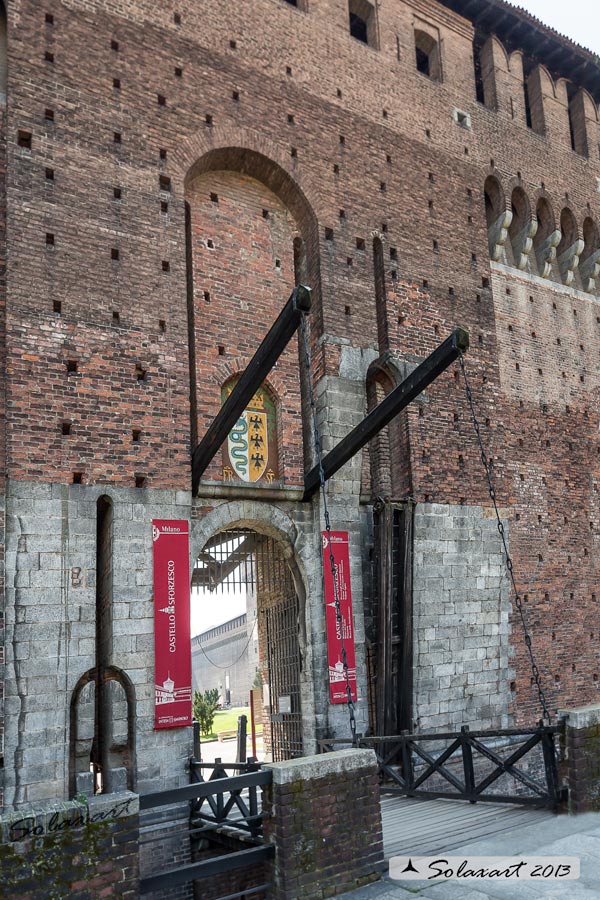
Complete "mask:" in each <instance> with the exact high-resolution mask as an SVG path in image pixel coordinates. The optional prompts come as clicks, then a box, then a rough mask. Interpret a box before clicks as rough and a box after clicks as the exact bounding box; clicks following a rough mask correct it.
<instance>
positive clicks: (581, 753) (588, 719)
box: [559, 704, 600, 813]
mask: <svg viewBox="0 0 600 900" xmlns="http://www.w3.org/2000/svg"><path fill="white" fill-rule="evenodd" d="M559 717H560V718H562V719H564V722H565V731H564V736H563V739H562V740H563V748H564V755H565V762H566V774H567V779H568V784H569V800H568V809H569V812H572V813H580V812H589V811H592V810H594V811H598V810H600V705H596V704H595V705H593V706H581V707H579V708H577V709H569V710H563V711H561V712H559Z"/></svg>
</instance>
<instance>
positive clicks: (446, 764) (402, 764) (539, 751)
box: [320, 724, 563, 808]
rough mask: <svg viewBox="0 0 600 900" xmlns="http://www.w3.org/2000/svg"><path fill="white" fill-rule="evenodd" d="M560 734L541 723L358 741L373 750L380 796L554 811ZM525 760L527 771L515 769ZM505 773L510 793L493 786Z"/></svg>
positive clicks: (326, 745)
mask: <svg viewBox="0 0 600 900" xmlns="http://www.w3.org/2000/svg"><path fill="white" fill-rule="evenodd" d="M560 730H561V728H560V726H558V725H554V726H550V725H541V724H540V725H539V726H538V727H537V728H531V729H527V728H524V729H519V728H504V729H499V730H496V731H470V730H469V729H468V728H467V727H463V728H462V729H461V730H460V731H458V732H444V733H440V734H401V735H394V736H392V737H361V738H360V739H359V742H358V745H359V746H360V747H365V748H366V747H368V748H371V749H373V750H374V751H375V755H376V757H377V763H378V768H379V777H380V781H381V791H382V793H387V794H403V795H405V796H408V797H425V798H431V799H433V798H436V797H452V798H454V799H463V800H468V801H470V802H471V803H476V802H478V801H488V802H495V803H519V804H525V805H531V806H547V807H552V808H555V807H557V806H558V804H559V803H560V801H561V800H562V799H563V792H562V790H561V788H560V784H559V779H558V766H557V757H556V745H555V742H556V736H557V734H559V733H560ZM432 744H433V747H432V746H431V745H432ZM340 745H345V746H348V741H347V740H344V739H333V740H325V741H320V750H321V752H328V751H331V750H333V749H334V748H335V747H339V746H340ZM428 745H429V746H428ZM526 758H527V760H526ZM525 760H526V762H527V765H528V767H529V771H527V772H526V771H523V770H522V769H520V768H518V767H517V763H519V762H520V761H525ZM505 775H506V776H509V777H510V778H511V779H513V781H512V785H511V790H510V791H507V790H506V788H505V787H503V786H499V785H498V784H497V782H498V781H499V779H501V778H502V776H505ZM448 786H449V787H450V788H452V790H449V787H448Z"/></svg>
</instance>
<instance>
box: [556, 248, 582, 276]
mask: <svg viewBox="0 0 600 900" xmlns="http://www.w3.org/2000/svg"><path fill="white" fill-rule="evenodd" d="M583 247H584V243H583V240H582V239H581V238H577V240H576V241H575V243H574V244H571V246H570V247H568V248H567V249H566V250H565V251H564V253H561V254H560V256H559V257H558V265H559V268H560V276H561V278H562V280H563V284H566V285H567V286H569V285H571V284H573V281H574V280H575V269H576V268H577V266H578V265H579V257H580V256H581V253H582V250H583Z"/></svg>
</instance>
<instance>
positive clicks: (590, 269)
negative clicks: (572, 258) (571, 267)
mask: <svg viewBox="0 0 600 900" xmlns="http://www.w3.org/2000/svg"><path fill="white" fill-rule="evenodd" d="M582 234H583V250H582V252H581V259H580V262H579V274H580V276H581V285H582V287H583V289H584V291H589V292H590V293H591V292H592V291H595V289H596V283H597V278H598V275H599V274H600V235H599V233H598V225H597V223H596V222H595V220H594V219H592V217H591V216H586V217H585V219H584V220H583V229H582Z"/></svg>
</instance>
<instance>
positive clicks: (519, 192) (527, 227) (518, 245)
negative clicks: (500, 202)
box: [508, 184, 537, 270]
mask: <svg viewBox="0 0 600 900" xmlns="http://www.w3.org/2000/svg"><path fill="white" fill-rule="evenodd" d="M510 205H511V211H512V220H511V223H510V226H509V229H508V237H509V241H510V250H511V256H512V260H511V262H512V264H513V265H514V266H515V268H517V269H521V270H525V269H526V268H527V267H528V263H529V253H530V251H531V248H532V246H533V238H534V236H535V233H536V231H537V220H536V218H535V216H532V213H531V204H530V202H529V197H528V196H527V194H526V193H525V191H524V190H523V188H522V187H521V185H520V184H517V186H516V187H514V188H513V190H512V193H511V197H510Z"/></svg>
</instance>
